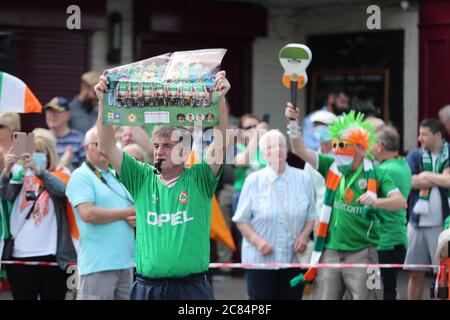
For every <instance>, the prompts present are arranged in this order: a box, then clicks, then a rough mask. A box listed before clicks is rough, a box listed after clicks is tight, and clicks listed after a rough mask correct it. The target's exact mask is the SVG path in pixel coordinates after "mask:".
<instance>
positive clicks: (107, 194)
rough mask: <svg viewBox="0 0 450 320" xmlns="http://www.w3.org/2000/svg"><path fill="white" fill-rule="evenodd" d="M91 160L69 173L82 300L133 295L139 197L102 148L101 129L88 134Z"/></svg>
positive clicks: (69, 195) (90, 131)
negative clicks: (124, 182)
mask: <svg viewBox="0 0 450 320" xmlns="http://www.w3.org/2000/svg"><path fill="white" fill-rule="evenodd" d="M84 148H85V150H86V156H87V161H86V162H85V163H83V164H82V165H81V167H80V168H78V169H76V170H75V171H74V172H73V174H72V176H71V177H70V180H69V183H68V185H67V189H66V195H67V197H68V198H69V201H70V202H71V204H72V206H73V207H74V209H75V210H74V211H75V215H76V221H77V225H78V229H79V231H80V248H79V253H78V272H79V274H80V288H79V291H78V295H77V298H78V299H79V300H113V299H114V300H124V299H129V296H130V292H131V286H132V281H133V269H134V252H135V241H134V229H133V225H134V224H135V221H136V220H135V217H136V212H135V208H134V200H133V198H132V197H131V196H130V194H129V193H128V191H127V190H126V189H125V187H124V186H123V185H122V184H121V183H120V182H119V181H118V180H117V178H116V175H115V172H114V170H112V169H110V168H109V161H108V160H107V159H106V158H105V157H104V156H103V155H102V154H101V153H100V151H99V150H98V148H97V133H96V129H95V128H93V129H90V130H89V131H88V132H87V133H86V137H85V143H84Z"/></svg>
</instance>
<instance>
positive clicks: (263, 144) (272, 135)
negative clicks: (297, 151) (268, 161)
mask: <svg viewBox="0 0 450 320" xmlns="http://www.w3.org/2000/svg"><path fill="white" fill-rule="evenodd" d="M280 138H281V141H282V142H283V143H284V146H286V147H287V141H286V137H285V136H284V134H282V133H281V132H280V131H279V130H269V131H267V132H266V133H264V134H263V135H262V136H261V138H260V139H259V149H260V150H261V151H262V152H266V150H267V147H268V146H269V143H270V142H273V141H276V142H277V143H278V141H279V139H280Z"/></svg>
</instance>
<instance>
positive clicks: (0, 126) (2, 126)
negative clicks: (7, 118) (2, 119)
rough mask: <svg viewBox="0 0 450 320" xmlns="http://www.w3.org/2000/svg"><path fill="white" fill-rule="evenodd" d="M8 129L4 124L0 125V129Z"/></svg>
mask: <svg viewBox="0 0 450 320" xmlns="http://www.w3.org/2000/svg"><path fill="white" fill-rule="evenodd" d="M5 128H8V126H6V125H4V124H0V129H5Z"/></svg>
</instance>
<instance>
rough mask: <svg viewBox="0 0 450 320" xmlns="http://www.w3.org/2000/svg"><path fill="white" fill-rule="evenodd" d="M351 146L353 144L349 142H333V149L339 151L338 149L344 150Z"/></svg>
mask: <svg viewBox="0 0 450 320" xmlns="http://www.w3.org/2000/svg"><path fill="white" fill-rule="evenodd" d="M349 144H352V143H350V142H347V141H333V149H337V148H339V149H344V148H345V147H346V146H348V145H349Z"/></svg>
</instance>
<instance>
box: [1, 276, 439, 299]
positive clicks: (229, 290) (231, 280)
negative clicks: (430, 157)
mask: <svg viewBox="0 0 450 320" xmlns="http://www.w3.org/2000/svg"><path fill="white" fill-rule="evenodd" d="M407 279H408V278H407V274H406V272H403V271H402V272H401V273H400V276H399V293H400V298H401V299H402V300H403V299H406V289H407V282H408V280H407ZM433 283H434V279H433V278H431V277H427V285H426V287H425V288H426V290H424V295H423V299H425V300H428V299H430V295H429V289H428V288H429V287H430V286H431V285H433ZM213 286H214V294H215V296H216V299H218V300H246V299H247V294H246V288H245V281H244V278H243V277H224V276H214V278H213ZM303 298H304V299H305V300H309V299H311V295H310V294H305V295H304V297H303ZM10 299H11V294H10V292H0V300H10Z"/></svg>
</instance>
